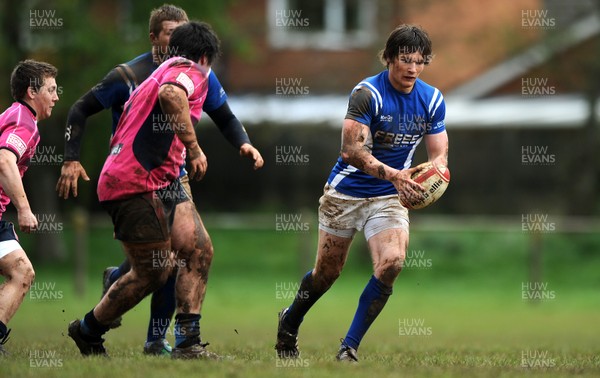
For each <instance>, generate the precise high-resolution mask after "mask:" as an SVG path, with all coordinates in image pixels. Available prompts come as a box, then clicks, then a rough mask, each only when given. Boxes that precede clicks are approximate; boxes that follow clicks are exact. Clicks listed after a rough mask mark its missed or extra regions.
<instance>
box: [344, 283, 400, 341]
mask: <svg viewBox="0 0 600 378" xmlns="http://www.w3.org/2000/svg"><path fill="white" fill-rule="evenodd" d="M390 295H392V287H391V286H387V285H385V284H384V283H383V282H381V281H379V280H378V279H377V278H375V276H371V279H370V280H369V283H368V284H367V286H365V289H364V290H363V293H362V294H361V296H360V299H359V301H358V308H357V309H356V313H355V314H354V320H352V324H351V325H350V329H349V330H348V333H347V334H346V338H345V339H344V343H345V344H346V345H348V346H350V347H352V348H354V349H358V345H359V344H360V341H361V340H362V338H363V337H364V336H365V334H366V333H367V330H368V329H369V327H370V326H371V324H372V323H373V321H374V320H375V318H377V316H378V315H379V313H380V312H381V310H382V309H383V306H385V303H386V302H387V300H388V298H389V297H390Z"/></svg>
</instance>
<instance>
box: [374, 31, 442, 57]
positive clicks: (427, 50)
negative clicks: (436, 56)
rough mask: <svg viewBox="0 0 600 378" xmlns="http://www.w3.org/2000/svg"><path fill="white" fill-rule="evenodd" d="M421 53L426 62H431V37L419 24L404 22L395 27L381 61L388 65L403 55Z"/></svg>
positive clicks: (382, 53) (381, 55) (381, 53)
mask: <svg viewBox="0 0 600 378" xmlns="http://www.w3.org/2000/svg"><path fill="white" fill-rule="evenodd" d="M414 53H420V54H421V57H422V58H423V62H424V64H426V65H427V64H429V62H431V59H432V58H433V56H432V55H431V39H429V35H428V34H427V32H426V31H425V30H423V29H422V28H421V27H419V26H415V25H408V24H403V25H400V26H398V27H397V28H396V29H394V30H393V31H392V32H391V33H390V35H389V37H388V39H387V41H386V43H385V49H383V50H382V51H381V52H380V53H379V54H380V59H381V62H382V63H383V65H384V66H386V67H388V66H389V64H390V63H392V62H393V61H394V60H396V59H398V58H399V57H401V56H403V55H410V54H414Z"/></svg>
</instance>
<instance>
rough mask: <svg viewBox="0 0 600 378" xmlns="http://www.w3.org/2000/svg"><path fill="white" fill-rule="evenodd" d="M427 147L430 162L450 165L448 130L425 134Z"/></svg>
mask: <svg viewBox="0 0 600 378" xmlns="http://www.w3.org/2000/svg"><path fill="white" fill-rule="evenodd" d="M425 148H427V158H428V160H429V161H430V162H433V163H437V164H442V165H445V166H446V167H447V166H448V133H447V132H446V130H444V131H442V132H440V133H437V134H426V135H425Z"/></svg>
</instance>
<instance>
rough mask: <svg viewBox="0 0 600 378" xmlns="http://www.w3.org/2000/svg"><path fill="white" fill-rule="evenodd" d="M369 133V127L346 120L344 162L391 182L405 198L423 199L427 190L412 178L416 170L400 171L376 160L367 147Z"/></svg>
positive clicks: (343, 142)
mask: <svg viewBox="0 0 600 378" xmlns="http://www.w3.org/2000/svg"><path fill="white" fill-rule="evenodd" d="M369 133H370V130H369V127H368V126H366V125H364V124H361V123H359V122H357V121H355V120H352V119H345V120H344V124H343V126H342V151H341V155H342V160H343V161H344V162H346V163H348V164H350V165H352V166H354V167H356V168H358V169H360V170H361V171H363V172H365V173H367V174H369V175H371V176H373V177H377V178H380V179H382V180H387V181H390V182H391V183H392V184H394V187H396V189H397V190H398V194H400V195H401V196H402V197H403V198H407V199H412V198H414V199H420V198H422V196H423V195H422V193H423V192H424V191H425V189H424V188H423V187H422V186H421V185H419V184H417V183H416V182H414V181H413V180H412V179H411V178H410V176H411V175H412V174H413V173H414V172H415V171H416V168H409V169H402V170H399V169H396V168H393V167H390V166H389V165H387V164H384V163H382V162H381V161H380V160H378V159H377V158H375V157H374V156H373V155H372V154H371V152H370V151H369V150H368V149H367V147H366V146H365V142H366V141H367V138H368V136H369Z"/></svg>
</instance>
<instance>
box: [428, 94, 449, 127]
mask: <svg viewBox="0 0 600 378" xmlns="http://www.w3.org/2000/svg"><path fill="white" fill-rule="evenodd" d="M428 110H429V119H430V120H431V127H429V128H428V130H427V134H437V133H441V132H442V131H444V130H446V124H445V121H444V119H445V118H446V102H445V101H444V96H442V92H440V91H439V90H437V89H436V90H435V91H434V93H433V97H432V99H431V101H430V103H429V109H428Z"/></svg>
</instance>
